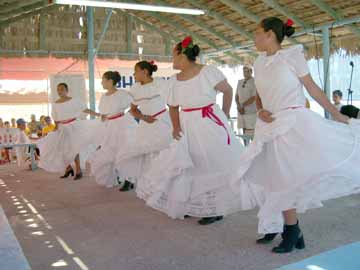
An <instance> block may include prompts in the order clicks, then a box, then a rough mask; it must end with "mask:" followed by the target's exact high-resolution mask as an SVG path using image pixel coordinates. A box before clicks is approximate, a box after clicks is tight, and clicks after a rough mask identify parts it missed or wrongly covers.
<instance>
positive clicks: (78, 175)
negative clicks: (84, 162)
mask: <svg viewBox="0 0 360 270" xmlns="http://www.w3.org/2000/svg"><path fill="white" fill-rule="evenodd" d="M82 177H83V173H82V172H79V173H77V174H76V175H75V177H74V181H76V180H80V179H81V178H82Z"/></svg>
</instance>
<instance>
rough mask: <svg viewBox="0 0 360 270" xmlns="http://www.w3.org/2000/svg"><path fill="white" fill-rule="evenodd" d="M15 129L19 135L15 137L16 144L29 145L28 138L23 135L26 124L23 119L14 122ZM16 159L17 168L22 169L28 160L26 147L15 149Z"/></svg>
mask: <svg viewBox="0 0 360 270" xmlns="http://www.w3.org/2000/svg"><path fill="white" fill-rule="evenodd" d="M16 124H17V128H18V129H19V134H18V136H17V140H16V142H15V143H16V144H28V143H31V142H30V140H29V138H28V136H26V134H25V129H26V122H25V120H24V119H22V118H20V119H18V120H17V121H16ZM16 157H17V164H18V166H20V167H22V166H24V165H26V161H27V160H28V157H29V153H28V147H26V146H22V147H16Z"/></svg>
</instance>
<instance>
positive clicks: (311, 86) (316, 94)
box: [300, 74, 349, 124]
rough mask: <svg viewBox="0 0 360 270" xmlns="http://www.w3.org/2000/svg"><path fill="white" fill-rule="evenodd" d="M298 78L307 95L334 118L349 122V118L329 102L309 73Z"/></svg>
mask: <svg viewBox="0 0 360 270" xmlns="http://www.w3.org/2000/svg"><path fill="white" fill-rule="evenodd" d="M300 80H301V82H302V83H303V84H304V86H305V88H306V90H307V91H308V93H309V95H310V96H311V97H312V98H313V99H315V100H316V101H317V102H318V103H319V104H320V105H321V106H322V107H323V108H324V109H325V110H327V111H328V112H329V113H330V114H331V116H332V117H333V119H334V120H336V121H338V122H342V123H345V124H348V123H349V118H348V117H347V116H345V115H343V114H341V113H340V112H339V111H338V109H337V108H336V107H335V106H334V105H333V104H331V102H330V101H329V99H328V98H327V96H326V95H325V93H324V92H323V91H322V90H321V89H320V87H319V86H317V84H316V83H315V82H314V80H313V78H312V77H311V75H310V74H307V75H305V76H304V77H301V78H300Z"/></svg>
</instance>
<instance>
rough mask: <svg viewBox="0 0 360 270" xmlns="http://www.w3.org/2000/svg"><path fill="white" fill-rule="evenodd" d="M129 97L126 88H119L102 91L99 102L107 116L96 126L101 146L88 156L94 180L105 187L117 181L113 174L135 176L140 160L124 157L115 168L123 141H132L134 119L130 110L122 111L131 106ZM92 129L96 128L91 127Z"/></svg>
mask: <svg viewBox="0 0 360 270" xmlns="http://www.w3.org/2000/svg"><path fill="white" fill-rule="evenodd" d="M130 102H131V97H130V95H129V94H128V92H127V91H124V90H119V91H117V92H115V93H114V94H112V95H110V96H107V95H105V94H103V95H102V96H101V99H100V103H99V111H100V113H101V114H105V115H107V118H108V119H107V120H106V121H105V122H102V123H100V125H99V127H98V128H97V130H96V134H95V137H96V138H97V141H98V145H99V146H100V148H99V149H98V150H97V151H96V152H94V153H93V154H92V155H91V156H90V157H89V159H88V160H87V161H88V162H89V164H90V167H91V174H92V175H93V176H94V178H95V181H96V182H97V183H98V184H99V185H102V186H105V187H113V186H114V185H116V177H117V176H119V177H121V178H125V177H131V176H134V175H133V174H134V173H135V172H136V171H137V170H138V168H139V166H138V165H139V164H137V163H136V162H133V161H132V160H128V161H123V163H122V166H120V167H119V168H118V169H116V168H115V166H114V163H115V157H116V153H117V152H118V150H119V149H121V148H122V147H123V146H124V145H127V144H132V143H133V141H134V131H135V128H136V126H137V123H136V121H135V119H134V117H132V116H131V115H130V114H128V113H126V114H125V113H124V112H125V110H127V109H128V108H129V106H130ZM94 132H95V131H94Z"/></svg>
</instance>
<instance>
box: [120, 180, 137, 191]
mask: <svg viewBox="0 0 360 270" xmlns="http://www.w3.org/2000/svg"><path fill="white" fill-rule="evenodd" d="M133 188H134V184H132V183H131V182H129V181H128V180H125V183H124V185H123V186H122V188H120V189H119V191H122V192H125V191H129V190H131V189H133Z"/></svg>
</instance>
